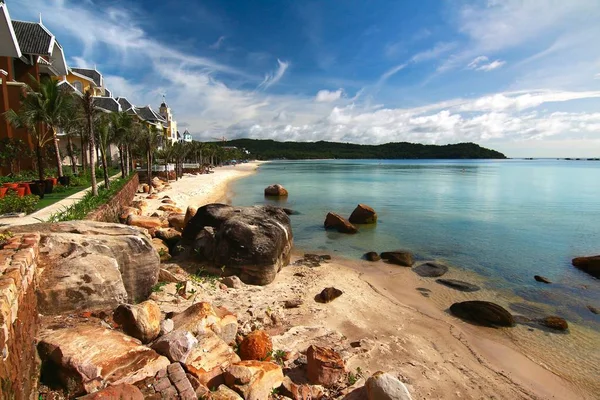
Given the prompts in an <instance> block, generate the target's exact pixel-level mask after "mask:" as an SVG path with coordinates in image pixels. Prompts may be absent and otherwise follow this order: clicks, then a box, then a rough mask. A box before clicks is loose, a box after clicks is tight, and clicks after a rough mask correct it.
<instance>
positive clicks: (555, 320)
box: [540, 316, 569, 331]
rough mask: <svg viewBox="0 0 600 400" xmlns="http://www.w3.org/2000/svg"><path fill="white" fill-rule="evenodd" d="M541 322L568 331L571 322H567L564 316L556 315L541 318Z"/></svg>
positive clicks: (546, 325) (552, 327)
mask: <svg viewBox="0 0 600 400" xmlns="http://www.w3.org/2000/svg"><path fill="white" fill-rule="evenodd" d="M540 324H542V325H544V326H545V327H548V328H551V329H555V330H557V331H566V330H567V329H569V324H568V323H567V321H565V319H564V318H561V317H556V316H550V317H546V318H542V319H541V320H540Z"/></svg>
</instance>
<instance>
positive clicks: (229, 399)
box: [209, 385, 243, 400]
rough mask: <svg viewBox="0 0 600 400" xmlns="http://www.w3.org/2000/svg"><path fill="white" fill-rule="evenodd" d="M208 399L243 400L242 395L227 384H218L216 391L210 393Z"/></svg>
mask: <svg viewBox="0 0 600 400" xmlns="http://www.w3.org/2000/svg"><path fill="white" fill-rule="evenodd" d="M209 400H243V397H241V396H240V395H239V394H237V393H236V392H234V391H233V390H231V389H229V388H228V387H227V386H225V385H220V386H219V388H218V389H217V390H216V391H214V392H211V393H210V395H209Z"/></svg>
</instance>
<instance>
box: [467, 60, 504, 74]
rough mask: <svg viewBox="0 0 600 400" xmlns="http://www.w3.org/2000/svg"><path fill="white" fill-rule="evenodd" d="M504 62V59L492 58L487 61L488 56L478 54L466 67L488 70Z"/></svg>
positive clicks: (498, 66)
mask: <svg viewBox="0 0 600 400" xmlns="http://www.w3.org/2000/svg"><path fill="white" fill-rule="evenodd" d="M504 64H506V61H500V60H494V61H492V62H489V58H487V57H486V56H478V57H475V58H474V59H473V61H471V62H470V63H469V64H468V65H467V68H468V69H474V70H475V71H485V72H489V71H492V70H494V69H497V68H500V67H502V66H503V65H504Z"/></svg>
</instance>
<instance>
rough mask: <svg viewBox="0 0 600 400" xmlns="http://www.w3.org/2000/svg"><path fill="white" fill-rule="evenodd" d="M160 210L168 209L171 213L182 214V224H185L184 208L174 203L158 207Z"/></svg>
mask: <svg viewBox="0 0 600 400" xmlns="http://www.w3.org/2000/svg"><path fill="white" fill-rule="evenodd" d="M158 211H166V212H171V213H176V214H177V215H178V216H179V215H181V217H180V218H181V219H180V221H181V224H182V225H183V218H184V217H185V214H183V210H182V209H181V208H179V207H176V206H174V205H172V204H163V205H161V206H160V207H158Z"/></svg>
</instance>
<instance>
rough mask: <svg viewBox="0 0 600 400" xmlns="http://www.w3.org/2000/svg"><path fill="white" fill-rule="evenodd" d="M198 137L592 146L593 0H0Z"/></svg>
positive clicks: (596, 10)
mask: <svg viewBox="0 0 600 400" xmlns="http://www.w3.org/2000/svg"><path fill="white" fill-rule="evenodd" d="M6 3H7V5H8V8H9V11H10V14H11V17H12V18H13V19H21V20H38V19H39V14H40V13H41V15H42V20H43V23H44V25H45V26H46V27H48V29H50V30H51V31H52V32H53V33H54V34H55V35H56V37H57V40H58V41H59V43H61V45H62V46H63V48H64V49H65V53H66V56H67V63H68V64H69V65H70V66H72V67H91V68H93V67H96V68H97V69H98V70H99V71H100V72H102V73H103V75H104V77H105V81H106V83H107V87H108V88H109V89H110V90H112V93H113V95H114V96H115V97H116V96H124V97H127V98H128V99H129V100H130V101H132V102H133V103H135V104H136V105H147V104H151V105H152V106H153V107H155V108H156V109H157V108H158V106H159V105H160V103H161V101H162V96H163V95H165V96H166V100H167V103H168V105H169V106H170V107H171V109H172V111H173V113H174V117H175V119H176V120H177V121H178V124H179V129H180V131H183V130H184V129H188V130H189V131H190V133H192V135H193V137H194V138H195V139H196V140H214V138H221V137H225V138H227V139H234V138H241V137H249V138H261V139H275V140H279V141H284V140H293V141H317V140H330V141H336V142H350V143H364V144H379V143H387V142H402V141H408V142H418V143H426V144H448V143H460V142H475V143H478V144H480V145H482V146H485V147H489V148H493V149H496V150H499V151H502V152H503V153H505V154H506V155H507V156H509V157H600V44H599V43H598V42H599V40H600V23H599V22H598V21H600V1H599V0H568V1H565V0H447V1H444V0H436V1H434V0H420V1H400V0H368V1H367V0H364V1H358V0H336V1H333V0H328V1H324V0H323V1H311V0H302V1H289V0H280V1H277V0H256V1H247V0H243V1H234V0H225V1H223V0H221V1H218V0H207V1H190V0H188V1H185V0H163V1H161V2H148V1H141V0H131V1H122V0H121V1H108V0H76V1H73V0H7V1H6Z"/></svg>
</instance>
